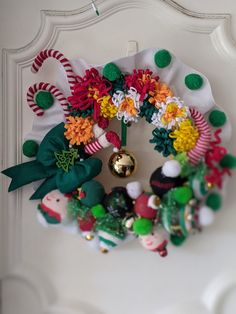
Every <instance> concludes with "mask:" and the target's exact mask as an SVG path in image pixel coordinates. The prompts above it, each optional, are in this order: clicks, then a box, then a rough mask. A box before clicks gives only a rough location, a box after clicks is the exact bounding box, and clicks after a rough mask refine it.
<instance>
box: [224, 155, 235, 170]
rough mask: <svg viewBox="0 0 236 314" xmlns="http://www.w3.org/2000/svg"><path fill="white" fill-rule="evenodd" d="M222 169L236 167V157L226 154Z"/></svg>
mask: <svg viewBox="0 0 236 314" xmlns="http://www.w3.org/2000/svg"><path fill="white" fill-rule="evenodd" d="M220 165H221V167H222V168H229V169H233V168H235V167H236V157H235V156H233V155H230V154H226V155H225V156H224V157H223V158H222V159H221V161H220Z"/></svg>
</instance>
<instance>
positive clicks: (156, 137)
mask: <svg viewBox="0 0 236 314" xmlns="http://www.w3.org/2000/svg"><path fill="white" fill-rule="evenodd" d="M170 132H171V131H167V130H165V129H164V128H161V129H158V128H156V129H155V130H153V131H152V135H153V138H152V139H151V140H150V141H149V142H150V143H152V144H155V147H154V149H155V150H157V151H158V152H159V153H162V155H163V156H164V157H168V156H169V155H176V150H175V149H174V147H173V139H172V138H170V137H169V134H170Z"/></svg>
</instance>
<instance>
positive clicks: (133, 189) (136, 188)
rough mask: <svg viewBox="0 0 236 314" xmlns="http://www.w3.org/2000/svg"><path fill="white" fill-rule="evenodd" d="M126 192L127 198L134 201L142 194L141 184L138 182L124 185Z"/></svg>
mask: <svg viewBox="0 0 236 314" xmlns="http://www.w3.org/2000/svg"><path fill="white" fill-rule="evenodd" d="M126 190H127V193H128V194H129V196H130V197H131V198H132V199H134V200H136V199H137V198H138V197H139V196H140V195H141V194H142V192H143V187H142V184H141V183H140V182H138V181H133V182H129V183H128V184H127V185H126Z"/></svg>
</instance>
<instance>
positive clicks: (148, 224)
mask: <svg viewBox="0 0 236 314" xmlns="http://www.w3.org/2000/svg"><path fill="white" fill-rule="evenodd" d="M152 227H153V225H152V221H151V220H150V219H147V218H140V219H137V220H136V221H135V222H134V223H133V231H134V233H135V234H137V235H146V234H149V233H151V231H152Z"/></svg>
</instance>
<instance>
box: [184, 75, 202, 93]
mask: <svg viewBox="0 0 236 314" xmlns="http://www.w3.org/2000/svg"><path fill="white" fill-rule="evenodd" d="M185 85H186V86H187V87H188V88H189V89H191V90H196V89H199V88H201V87H202V85H203V78H202V77H201V76H200V75H199V74H195V73H191V74H188V75H187V76H185Z"/></svg>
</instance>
